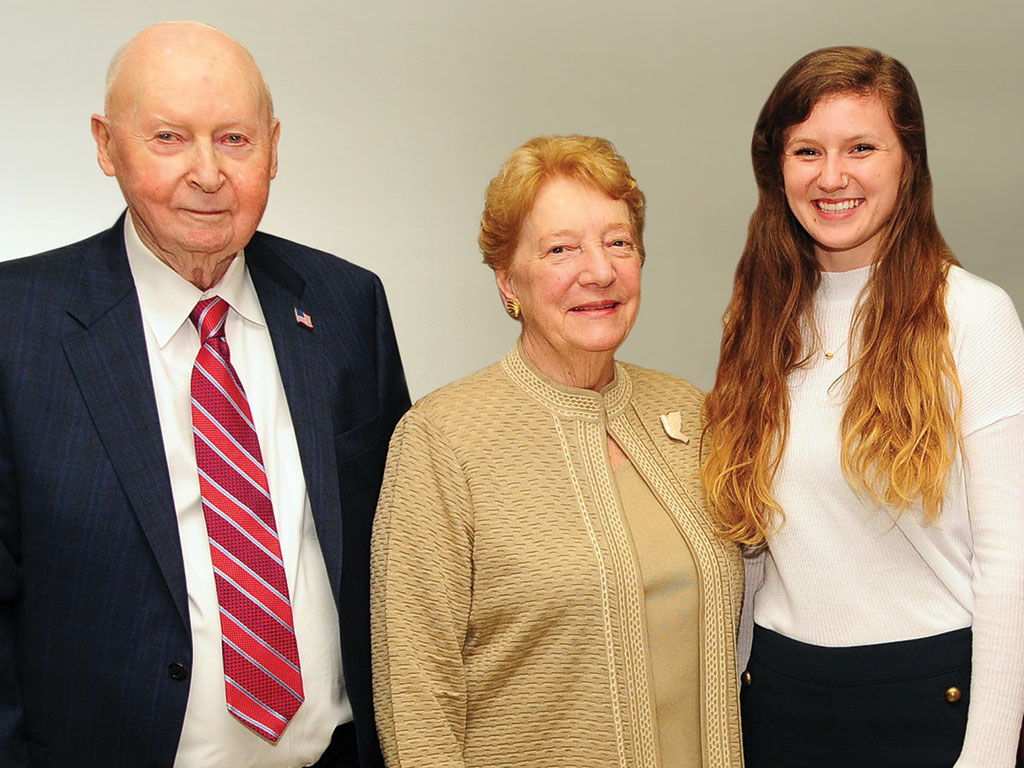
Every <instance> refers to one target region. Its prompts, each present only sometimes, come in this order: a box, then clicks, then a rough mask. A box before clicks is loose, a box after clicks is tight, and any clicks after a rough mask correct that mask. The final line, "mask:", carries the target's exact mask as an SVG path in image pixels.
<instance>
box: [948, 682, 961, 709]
mask: <svg viewBox="0 0 1024 768" xmlns="http://www.w3.org/2000/svg"><path fill="white" fill-rule="evenodd" d="M963 696H964V695H963V693H961V691H960V689H959V688H957V687H956V686H955V685H951V686H949V688H947V689H946V701H948V702H949V703H950V704H956V703H957V702H958V701H960V699H962V698H963Z"/></svg>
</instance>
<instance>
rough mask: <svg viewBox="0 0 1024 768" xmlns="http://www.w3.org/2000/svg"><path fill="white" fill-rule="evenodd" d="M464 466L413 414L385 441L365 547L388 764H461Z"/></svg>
mask: <svg viewBox="0 0 1024 768" xmlns="http://www.w3.org/2000/svg"><path fill="white" fill-rule="evenodd" d="M472 547H473V534H472V509H471V502H470V496H469V492H468V489H467V485H466V481H465V478H464V477H463V473H462V469H461V467H460V465H459V462H458V460H457V458H456V456H455V453H454V452H453V450H452V449H451V447H450V446H449V445H448V443H447V442H446V440H445V439H444V437H443V435H442V434H440V431H439V430H438V429H437V428H436V427H435V426H434V425H433V424H432V423H431V421H430V420H429V418H427V417H426V416H425V415H424V414H423V413H422V411H421V410H418V409H415V408H414V409H413V410H412V411H410V412H409V413H408V414H407V415H406V416H405V417H404V418H403V419H402V421H401V422H400V423H399V425H398V428H397V429H396V431H395V434H394V436H393V437H392V440H391V448H390V452H389V454H388V461H387V468H386V470H385V474H384V483H383V487H382V490H381V495H380V501H379V503H378V506H377V515H376V518H375V520H374V525H373V540H372V546H371V600H370V602H371V625H372V634H373V688H374V705H375V708H376V714H377V729H378V732H379V734H380V738H381V746H382V749H383V752H384V757H385V760H386V762H387V764H388V766H389V767H390V768H420V767H422V768H461V767H462V766H464V759H463V747H464V737H465V727H466V676H465V670H464V667H463V660H462V647H463V644H464V642H465V639H466V632H467V628H468V623H469V611H470V604H471V597H472Z"/></svg>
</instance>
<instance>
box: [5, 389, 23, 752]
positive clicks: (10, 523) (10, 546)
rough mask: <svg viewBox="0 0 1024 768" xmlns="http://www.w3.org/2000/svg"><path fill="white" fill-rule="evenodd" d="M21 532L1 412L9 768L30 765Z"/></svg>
mask: <svg viewBox="0 0 1024 768" xmlns="http://www.w3.org/2000/svg"><path fill="white" fill-rule="evenodd" d="M19 530H20V512H19V503H18V488H17V484H16V482H15V477H14V456H13V451H12V448H11V441H10V436H9V435H8V434H7V426H6V422H5V420H4V414H3V410H2V409H0V765H2V766H4V767H5V768H22V766H27V765H28V754H27V746H26V744H25V739H24V736H23V734H22V730H23V727H24V726H23V717H22V705H21V683H20V682H19V680H18V670H17V664H16V662H15V653H16V650H15V648H16V642H15V637H16V635H15V627H14V606H15V603H16V601H17V600H18V597H19V594H20V592H21V569H20V568H19V566H18V559H19V554H18V551H19V546H18V540H19V536H20V533H19Z"/></svg>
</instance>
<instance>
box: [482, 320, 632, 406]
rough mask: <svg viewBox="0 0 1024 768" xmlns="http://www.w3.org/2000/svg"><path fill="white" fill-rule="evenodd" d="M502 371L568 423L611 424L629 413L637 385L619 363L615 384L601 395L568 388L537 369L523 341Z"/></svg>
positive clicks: (616, 366)
mask: <svg viewBox="0 0 1024 768" xmlns="http://www.w3.org/2000/svg"><path fill="white" fill-rule="evenodd" d="M501 367H502V368H503V369H504V371H505V373H506V374H507V375H508V377H509V378H510V379H512V381H513V382H514V383H515V384H516V386H518V387H519V388H521V389H523V390H524V391H525V392H526V393H527V394H529V395H531V396H532V397H533V398H534V399H535V400H537V401H539V402H540V403H541V405H543V406H544V407H545V408H548V409H549V410H551V411H554V412H555V413H557V414H558V415H560V416H562V417H564V418H567V419H586V420H593V421H601V420H602V418H604V419H606V420H607V421H611V420H613V419H615V418H616V417H617V416H619V415H620V414H621V413H622V412H623V411H624V410H625V409H626V406H627V405H628V404H629V401H630V398H631V397H632V395H633V382H632V380H631V379H630V378H629V373H627V372H626V368H625V367H624V366H623V365H622V364H621V363H619V362H617V361H616V363H615V375H614V377H613V378H612V380H611V383H609V384H608V385H606V386H605V387H603V388H602V389H601V390H600V391H599V392H595V391H594V390H592V389H579V388H577V387H568V386H566V385H565V384H561V383H560V382H557V381H555V380H554V379H552V378H551V377H550V376H547V375H545V374H543V373H541V372H540V371H539V370H538V369H537V367H536V366H535V365H534V364H533V362H532V361H531V360H530V358H529V357H528V356H527V354H526V351H525V350H524V349H523V342H522V340H521V339H517V340H516V343H515V346H514V347H512V349H511V350H510V351H509V353H508V354H507V355H505V357H503V358H502V359H501Z"/></svg>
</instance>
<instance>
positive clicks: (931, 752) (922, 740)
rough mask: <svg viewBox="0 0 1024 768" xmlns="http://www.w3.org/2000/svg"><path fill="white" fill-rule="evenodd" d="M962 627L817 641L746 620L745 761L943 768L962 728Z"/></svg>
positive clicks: (965, 679)
mask: <svg viewBox="0 0 1024 768" xmlns="http://www.w3.org/2000/svg"><path fill="white" fill-rule="evenodd" d="M970 685H971V630H970V628H967V629H959V630H955V631H953V632H946V633H943V634H941V635H934V636H932V637H924V638H920V639H917V640H907V641H902V642H896V643H880V644H877V645H861V646H854V647H848V648H827V647H822V646H817V645H808V644H807V643H801V642H798V641H796V640H791V639H790V638H788V637H785V636H783V635H780V634H778V633H776V632H772V631H771V630H768V629H764V628H763V627H758V626H755V627H754V640H753V647H752V650H751V656H750V663H749V664H748V666H747V670H746V671H745V672H744V673H743V686H742V691H741V704H742V715H743V751H744V758H745V764H746V766H747V768H823V766H829V767H830V768H832V767H833V766H834V767H836V768H845V767H846V766H849V767H850V768H853V767H854V766H856V768H864V766H886V767H887V768H888V767H890V766H891V767H893V768H895V767H896V766H899V767H900V768H949V767H950V766H952V765H953V763H955V762H956V759H957V757H959V755H960V749H961V747H962V746H963V741H964V733H965V731H966V729H967V705H968V703H969V701H970Z"/></svg>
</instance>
